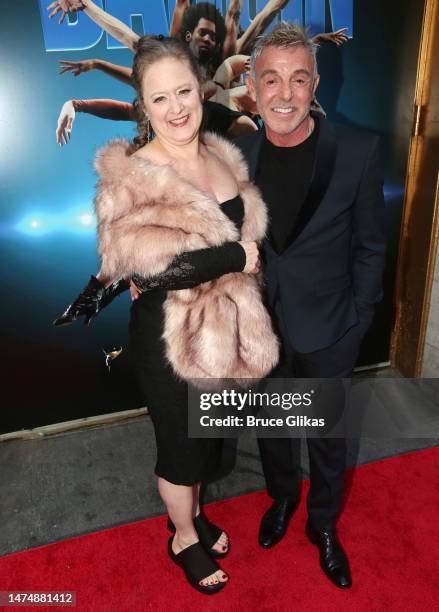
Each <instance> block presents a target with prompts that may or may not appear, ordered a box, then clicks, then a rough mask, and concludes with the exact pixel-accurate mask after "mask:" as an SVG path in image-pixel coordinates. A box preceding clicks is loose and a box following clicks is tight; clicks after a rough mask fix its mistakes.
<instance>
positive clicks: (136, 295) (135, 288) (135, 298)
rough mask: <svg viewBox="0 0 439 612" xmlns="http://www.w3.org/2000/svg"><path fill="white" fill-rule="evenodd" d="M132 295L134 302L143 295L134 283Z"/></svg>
mask: <svg viewBox="0 0 439 612" xmlns="http://www.w3.org/2000/svg"><path fill="white" fill-rule="evenodd" d="M130 293H131V300H132V301H133V302H134V300H137V298H138V297H139V296H140V295H141V293H142V292H141V291H140V289H139V288H138V287H137V286H136V285H135V284H134V283H133V281H132V280H131V281H130Z"/></svg>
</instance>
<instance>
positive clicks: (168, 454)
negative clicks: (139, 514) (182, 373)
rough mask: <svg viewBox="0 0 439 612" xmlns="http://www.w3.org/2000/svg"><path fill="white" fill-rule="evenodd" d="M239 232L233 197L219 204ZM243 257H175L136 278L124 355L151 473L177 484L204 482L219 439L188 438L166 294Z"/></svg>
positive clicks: (239, 210) (220, 250)
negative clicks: (145, 414) (170, 355)
mask: <svg viewBox="0 0 439 612" xmlns="http://www.w3.org/2000/svg"><path fill="white" fill-rule="evenodd" d="M220 206H221V208H222V210H223V212H224V213H225V214H226V215H227V216H228V217H229V218H230V219H231V220H232V221H233V222H234V223H235V224H236V226H237V228H238V229H241V226H242V222H243V218H244V204H243V201H242V199H241V197H240V196H239V195H238V196H236V197H235V198H233V199H231V200H227V201H226V202H223V203H221V204H220ZM244 266H245V252H244V250H243V248H242V247H241V246H240V245H239V244H238V243H237V242H228V243H226V244H224V245H221V246H219V247H211V248H207V249H200V250H198V251H193V252H187V253H183V254H182V255H180V256H178V257H176V258H175V259H174V260H173V262H172V263H171V265H170V266H169V267H168V268H167V269H166V270H165V271H164V272H163V273H161V274H159V275H157V276H154V277H150V278H139V277H135V278H134V282H135V283H136V284H137V285H138V286H139V288H141V289H142V291H143V293H142V294H141V296H140V297H139V298H138V299H137V300H136V301H135V302H134V304H133V306H132V308H131V318H130V324H129V350H130V357H131V360H132V364H133V367H134V371H135V375H136V378H137V381H138V383H139V385H140V388H141V391H142V395H143V397H144V400H145V404H146V406H147V408H148V411H149V414H150V416H151V420H152V423H153V425H154V430H155V437H156V444H157V463H156V467H155V473H156V474H157V475H158V476H161V477H162V478H165V479H166V480H168V481H169V482H172V483H173V484H178V485H193V484H195V483H197V482H202V481H207V480H209V478H210V477H211V476H212V474H214V472H215V471H216V469H217V468H218V467H219V462H220V458H221V448H222V440H219V439H198V438H188V425H187V420H188V419H187V411H188V405H187V404H188V397H187V396H188V386H187V383H186V382H184V381H183V380H181V379H179V378H178V377H177V375H176V374H175V373H174V372H173V370H172V368H171V366H170V365H169V363H168V361H167V359H166V357H165V344H164V341H163V339H162V334H163V325H164V316H163V315H164V310H163V304H164V302H165V300H166V294H167V290H178V289H187V288H191V287H195V286H197V285H199V284H201V283H204V282H207V281H209V280H213V279H214V278H218V277H219V276H222V275H223V274H227V273H230V272H241V271H242V270H243V268H244Z"/></svg>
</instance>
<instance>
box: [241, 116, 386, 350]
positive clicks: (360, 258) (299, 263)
mask: <svg viewBox="0 0 439 612" xmlns="http://www.w3.org/2000/svg"><path fill="white" fill-rule="evenodd" d="M313 118H314V119H315V120H316V121H319V132H318V141H317V149H316V157H315V162H314V168H313V175H312V179H311V184H310V187H309V191H308V194H307V197H306V199H305V202H304V204H303V206H302V208H301V210H300V212H299V215H298V218H297V221H296V223H295V226H294V228H293V229H292V232H291V235H290V237H289V241H288V243H287V246H286V248H285V249H284V251H283V252H281V253H277V252H276V250H275V248H274V246H273V243H272V242H271V241H270V238H269V237H267V238H266V239H265V241H264V244H263V259H264V276H265V288H266V298H267V305H268V307H269V308H270V309H271V310H273V308H274V305H275V303H276V302H277V303H278V307H280V308H281V312H282V318H283V322H284V325H285V327H286V332H287V334H288V340H289V342H290V344H291V346H292V347H293V348H294V349H295V350H297V351H299V352H303V353H309V352H312V351H317V350H320V349H323V348H326V347H329V346H331V345H332V344H334V343H335V342H336V341H337V340H338V339H339V338H340V337H341V336H342V335H343V334H344V333H345V332H346V331H347V330H348V329H349V328H351V327H352V326H354V325H357V324H358V325H359V329H362V330H363V333H364V331H365V330H366V329H367V327H368V326H369V324H370V322H371V320H372V317H373V311H374V305H375V304H376V302H378V301H380V300H381V298H382V275H383V268H384V259H385V235H384V196H383V182H382V174H381V167H380V163H379V154H378V137H377V136H373V135H370V134H365V133H363V132H360V131H359V130H356V129H353V128H350V127H347V126H336V125H333V124H331V123H329V122H328V121H327V120H326V119H323V118H322V117H321V116H320V115H317V114H315V113H313ZM263 139H264V130H258V131H257V132H253V133H252V134H248V135H246V136H243V137H241V138H239V139H237V140H235V141H234V144H236V145H237V146H239V148H240V149H241V151H242V153H243V155H244V157H245V159H246V160H247V163H248V166H249V174H250V179H251V180H253V181H254V180H255V178H256V172H257V167H258V158H259V153H260V149H261V145H262V142H263ZM285 171H287V169H286V168H282V167H279V173H281V172H285ZM256 184H257V181H256ZM293 193H294V185H293V184H292V185H291V192H290V194H289V193H285V207H287V206H288V200H289V197H290V196H292V195H293ZM360 338H361V336H359V339H360Z"/></svg>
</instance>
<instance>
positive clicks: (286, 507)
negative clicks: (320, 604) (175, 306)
mask: <svg viewBox="0 0 439 612" xmlns="http://www.w3.org/2000/svg"><path fill="white" fill-rule="evenodd" d="M315 53H316V45H315V44H314V43H313V42H312V41H311V40H310V39H309V38H308V36H307V34H306V32H305V31H304V30H303V29H302V28H300V27H298V26H295V25H290V24H288V23H285V22H282V23H280V24H278V25H277V26H276V27H275V28H274V29H273V30H272V32H270V33H269V34H267V35H265V36H264V37H262V38H261V39H259V40H258V41H257V43H256V45H255V48H254V50H253V53H252V58H251V72H250V76H249V77H248V80H247V84H248V87H249V90H250V92H251V93H252V94H253V95H254V96H255V98H256V103H257V107H258V112H259V113H260V115H261V117H262V118H263V120H264V129H263V130H260V131H258V132H254V133H253V134H249V135H247V136H243V137H242V138H240V139H239V140H238V141H237V144H238V145H239V146H240V147H241V149H242V151H243V153H244V155H245V157H246V158H247V161H248V163H249V171H250V178H251V179H253V180H255V182H256V184H257V185H258V186H259V188H260V189H261V191H262V194H263V197H264V199H265V201H266V203H267V206H268V211H269V217H270V219H271V225H270V233H269V237H268V238H267V239H266V241H265V243H264V247H263V257H264V261H265V283H266V290H267V302H268V305H269V308H270V310H271V312H272V316H273V320H274V323H275V325H276V326H277V328H278V332H279V335H280V337H281V340H282V345H283V346H282V348H283V357H282V359H281V363H280V364H279V367H278V368H277V370H276V371H275V372H274V373H273V375H274V376H282V377H285V378H287V377H292V376H294V377H301V378H314V377H315V378H342V377H349V376H350V375H351V373H352V370H353V367H354V364H355V362H356V359H357V356H358V352H359V348H360V343H361V340H362V338H363V336H364V334H365V332H366V330H367V328H368V327H369V325H370V323H371V320H372V316H373V311H374V304H375V303H376V302H378V301H379V300H380V299H381V291H382V290H381V283H382V272H383V265H384V254H385V239H384V232H383V209H384V200H383V191H382V180H381V173H380V168H379V163H378V152H377V148H378V139H377V137H373V136H370V135H364V134H362V133H360V132H358V131H356V130H354V129H352V128H348V127H343V126H339V127H336V126H333V125H331V124H330V123H329V122H328V121H326V120H325V119H323V118H322V117H321V116H319V115H318V114H315V113H312V112H310V104H311V101H312V100H313V98H314V94H315V91H316V89H317V85H318V82H319V75H318V74H317V65H316V58H315ZM258 442H259V447H260V453H261V460H262V465H263V470H264V475H265V479H266V482H267V490H268V493H269V495H270V496H271V497H272V498H273V503H272V505H271V506H270V508H269V509H268V511H267V512H266V513H265V515H264V516H263V518H262V521H261V525H260V532H259V543H260V545H261V546H262V547H264V548H268V547H270V546H273V545H275V544H276V543H277V542H279V540H280V539H281V538H282V537H283V536H284V535H285V532H286V530H287V526H288V522H289V520H290V518H291V516H292V514H293V513H294V510H295V509H296V507H297V503H298V499H299V467H298V465H297V464H296V462H295V461H294V457H295V456H296V457H297V456H298V452H297V451H298V445H299V439H295V440H291V439H285V438H284V439H259V441H258ZM307 446H308V452H309V460H310V492H309V496H308V500H307V508H308V521H307V526H306V534H307V536H308V538H309V539H310V541H311V542H312V543H314V544H316V545H317V546H318V548H319V551H320V563H321V567H322V569H323V570H324V572H325V574H326V575H327V576H328V577H329V578H330V580H331V581H332V582H333V583H334V584H336V585H337V586H338V587H349V586H351V575H350V569H349V563H348V559H347V557H346V554H345V552H344V550H343V548H342V546H341V544H340V542H339V540H338V538H337V534H336V530H335V523H336V519H337V515H338V513H339V510H340V506H341V501H342V492H343V474H344V468H345V458H346V446H345V440H344V439H325V438H314V439H311V438H308V439H307Z"/></svg>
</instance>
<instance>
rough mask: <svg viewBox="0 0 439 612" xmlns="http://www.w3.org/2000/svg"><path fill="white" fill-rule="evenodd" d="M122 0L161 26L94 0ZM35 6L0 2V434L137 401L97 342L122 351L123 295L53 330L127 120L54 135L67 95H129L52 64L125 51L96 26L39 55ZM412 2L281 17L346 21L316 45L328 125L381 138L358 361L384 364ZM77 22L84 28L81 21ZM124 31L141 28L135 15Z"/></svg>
mask: <svg viewBox="0 0 439 612" xmlns="http://www.w3.org/2000/svg"><path fill="white" fill-rule="evenodd" d="M101 4H102V3H101ZM130 4H133V6H134V5H135V6H134V8H133V12H136V11H135V10H134V9H135V8H136V6H137V5H139V6H140V5H142V6H143V7H145V6H146V5H148V6H149V8H148V10H150V9H151V10H152V8H151V7H153V8H154V10H157V15H159V13H160V15H161V16H159V17H157V16H156V17H154V14H153V13H151V14H150V20H149V21H148V25H150V26H151V27H148V28H147V30H148V31H157V30H159V29H160V28H158V26H157V29H155V27H154V24H155V23H156V24H159V23H161V24H162V25H163V23H164V21H163V19H165V18H169V13H168V9H169V7H168V4H167V2H162V1H161V0H154V2H149V1H148V2H146V0H136V1H135V2H133V3H130V2H125V3H123V5H122V4H121V3H117V2H115V0H112V1H110V0H107V3H106V5H107V7H108V9H109V10H110V12H114V13H116V12H117V10H122V9H121V6H124V7H125V9H124V10H125V11H126V10H127V9H126V7H127V6H128V5H130ZM262 4H263V3H261V2H259V3H258V7H260V6H261V5H262ZM217 5H218V6H220V8H224V7H223V5H222V3H218V2H217ZM244 5H245V11H244V16H243V20H245V19H247V20H248V18H249V17H251V16H253V15H254V11H255V9H256V8H257V7H256V5H255V3H254V2H244ZM290 5H291V6H290ZM44 6H45V2H44V3H43V2H38V1H37V0H3V1H2V3H1V5H0V10H1V25H0V29H1V36H0V63H1V75H2V81H1V85H0V145H1V146H0V159H1V164H0V187H1V213H0V215H1V217H0V238H1V240H0V248H1V261H2V274H1V278H0V282H1V291H2V300H1V305H2V314H1V318H0V325H1V333H2V348H3V356H4V365H3V366H2V367H3V374H4V377H5V378H4V380H5V382H4V401H3V406H4V408H3V412H2V419H1V425H0V431H10V430H14V429H18V428H20V427H32V426H36V425H41V424H45V423H51V422H56V421H65V420H68V419H72V418H78V417H82V416H90V415H93V414H100V413H107V412H112V411H116V410H123V409H127V408H133V407H138V406H140V405H141V401H140V398H139V396H138V395H137V392H136V391H135V385H134V381H132V380H131V379H130V374H129V368H128V364H127V361H126V359H125V357H121V358H120V359H119V360H117V361H116V362H115V364H114V371H113V372H112V374H111V375H108V373H107V371H106V369H105V365H104V358H103V353H102V348H103V347H109V346H112V345H114V346H116V345H124V344H126V341H127V321H128V316H129V307H130V300H129V296H128V295H127V294H124V295H123V296H121V297H120V298H119V299H118V300H117V301H116V303H114V304H112V305H111V307H109V308H108V309H107V310H106V311H104V312H103V313H102V314H101V316H100V317H99V319H97V320H96V321H95V322H94V323H93V324H92V325H91V326H90V327H89V328H87V327H85V326H84V325H82V323H76V324H75V325H71V326H69V327H66V328H61V329H59V328H54V327H52V324H51V322H52V320H53V319H54V318H55V317H56V316H58V315H59V314H60V313H61V312H62V311H63V310H64V309H65V307H66V306H67V304H68V303H69V302H70V301H71V299H72V298H73V297H74V296H75V295H76V294H77V293H78V291H79V290H80V289H81V288H82V287H83V286H84V284H85V283H86V282H87V280H88V277H89V275H90V274H91V273H94V272H95V271H96V270H97V267H98V261H97V257H96V239H95V227H94V218H93V215H92V199H93V193H94V183H95V180H96V177H95V175H94V172H93V168H92V160H93V157H94V154H95V151H96V148H97V147H99V146H101V145H102V144H104V143H105V142H107V141H108V140H109V139H111V138H113V137H117V136H123V137H127V138H132V137H133V136H134V135H135V126H134V125H133V124H131V123H125V122H112V121H105V120H102V119H98V118H95V117H92V116H88V115H85V114H77V117H76V121H75V124H74V127H73V133H72V139H71V142H70V143H69V144H68V145H67V146H65V147H63V148H60V147H59V146H58V145H57V144H56V141H55V128H56V120H57V117H58V114H59V111H60V109H61V106H62V104H63V103H64V102H65V101H66V100H68V99H72V98H84V99H87V98H114V99H117V100H124V101H132V99H133V97H134V92H133V91H132V90H131V89H130V88H129V87H128V86H126V85H123V84H122V83H120V82H118V81H116V80H114V79H111V78H109V77H108V76H106V75H104V74H103V73H101V72H98V71H93V72H90V73H87V74H83V75H81V76H79V77H77V78H75V77H73V76H72V75H69V74H67V75H63V76H59V75H58V60H60V59H67V60H80V59H86V58H93V57H98V58H101V59H106V60H109V61H111V62H114V63H117V64H123V65H127V66H128V65H130V63H131V60H132V53H131V52H130V51H129V50H127V49H123V48H111V47H114V46H115V44H114V41H113V42H112V41H111V39H107V37H106V35H102V36H101V35H100V33H99V31H98V32H96V31H95V32H94V34H93V32H92V31H89V32H88V34H87V36H88V37H89V39H90V40H91V39H92V37H93V36H95V40H98V39H99V41H98V42H97V44H95V45H94V46H92V47H91V48H88V49H84V50H76V51H74V50H64V51H53V50H52V51H50V50H47V48H46V47H48V46H50V44H52V45H54V44H56V42H53V41H54V40H55V39H54V38H53V36H52V37H51V36H50V35H49V33H48V32H49V30H48V28H52V27H54V24H53V23H51V24H50V25H48V24H47V23H46V21H45V20H46V14H45V10H44ZM111 6H112V7H113V9H114V10H113V11H112V10H111ZM322 7H323V8H322ZM334 7H335V9H337V10H338V12H337V10H334ZM171 8H172V3H171ZM422 8H423V7H422V3H421V2H412V3H407V6H405V7H404V10H402V9H401V7H400V3H398V2H396V1H393V0H387V1H385V2H383V1H380V0H369V1H368V2H367V3H366V2H360V1H357V2H355V4H353V0H352V1H351V0H349V1H348V0H341V2H338V3H337V2H335V1H334V2H332V3H331V2H328V1H327V2H324V1H323V2H322V1H320V0H319V1H317V0H314V1H311V0H310V1H309V2H303V3H302V2H290V4H289V5H288V9H287V12H286V13H285V14H284V17H288V18H290V17H295V18H299V19H301V20H302V21H305V22H306V23H308V25H311V27H312V29H313V31H314V32H316V31H318V30H319V29H320V26H322V27H323V28H325V29H326V30H327V31H329V30H330V29H331V28H333V27H334V25H335V26H336V27H342V26H343V25H345V24H344V23H340V21H338V22H335V23H334V19H335V18H336V19H340V15H342V16H343V15H346V18H347V19H348V20H349V19H350V23H348V24H346V25H349V28H350V33H351V34H352V36H353V38H352V40H350V41H349V42H348V43H346V44H345V45H344V46H343V47H342V48H341V49H337V48H336V47H335V46H333V45H329V44H326V45H325V46H323V47H322V48H321V50H320V51H319V57H318V61H319V71H320V74H321V85H320V87H319V91H318V99H319V101H320V103H321V104H322V106H323V107H324V108H325V110H326V112H327V114H328V118H329V119H331V120H335V121H341V122H344V123H350V124H353V125H356V126H358V127H361V128H363V129H367V130H371V131H374V132H378V133H380V134H381V136H382V140H383V159H384V163H385V172H386V205H387V218H388V233H389V244H390V248H389V265H388V271H387V275H386V299H385V302H384V303H383V304H382V305H381V306H380V309H379V312H378V315H377V318H376V322H375V324H374V327H373V329H372V331H371V333H370V334H369V336H368V338H367V340H366V342H365V345H364V348H363V352H362V355H361V358H360V361H361V363H376V362H380V361H386V360H387V357H388V348H389V338H390V328H391V319H392V293H393V279H394V268H395V259H396V253H397V242H398V235H399V220H400V215H401V210H402V200H403V194H404V181H405V169H406V158H407V151H408V141H409V133H410V126H411V117H412V103H413V92H414V84H415V77H416V64H417V53H418V46H419V34H420V28H421V19H422ZM142 10H143V9H142ZM331 10H332V13H331ZM343 11H344V12H343ZM331 14H332V18H333V22H331ZM163 15H165V17H163ZM322 15H323V17H322ZM349 15H350V17H349ZM79 18H80V20H84V23H85V21H87V20H88V18H87V17H86V16H85V15H80V17H79ZM154 19H156V21H154ZM72 21H74V20H72ZM81 23H82V22H81V21H78V23H77V26H76V27H78V28H79V27H81ZM143 23H145V19H144V20H143ZM133 25H134V27H135V29H136V31H138V32H139V33H141V28H142V20H141V18H140V17H135V18H134V20H133ZM244 26H245V22H244ZM57 27H58V28H60V26H57ZM63 27H65V28H69V27H70V28H73V27H75V26H73V25H70V26H69V25H67V24H66V25H65V26H63ZM84 27H85V26H84ZM93 27H95V26H93ZM58 32H62V30H61V29H59V30H58ZM58 40H59V38H58ZM75 40H76V41H77V40H78V38H76V39H75ZM72 44H73V43H71V42H70V46H72ZM75 44H77V42H76V43H75ZM73 46H74V45H73ZM108 47H110V48H108ZM65 48H66V49H67V48H69V44H66V47H65Z"/></svg>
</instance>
